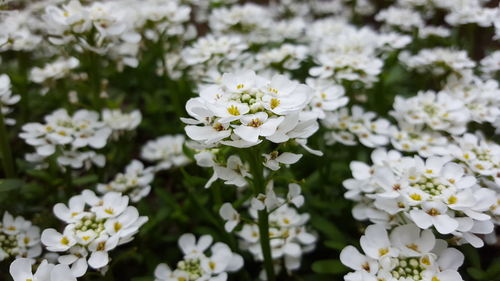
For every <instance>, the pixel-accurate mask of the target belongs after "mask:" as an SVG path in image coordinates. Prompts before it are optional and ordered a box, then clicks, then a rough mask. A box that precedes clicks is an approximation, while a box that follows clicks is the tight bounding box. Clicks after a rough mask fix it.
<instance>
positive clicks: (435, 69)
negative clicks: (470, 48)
mask: <svg viewBox="0 0 500 281" xmlns="http://www.w3.org/2000/svg"><path fill="white" fill-rule="evenodd" d="M399 59H400V60H401V62H403V63H404V64H405V65H406V66H407V67H408V68H409V69H415V70H417V71H419V72H422V73H423V72H426V71H431V72H432V74H433V75H445V74H448V73H458V74H461V73H463V72H465V71H467V70H470V69H472V68H473V67H474V66H475V65H476V64H475V63H474V61H472V60H471V59H470V58H469V57H468V56H467V52H465V51H457V50H453V49H446V48H434V49H423V50H421V51H419V52H418V53H417V54H415V55H411V54H410V53H408V52H403V53H401V54H400V56H399Z"/></svg>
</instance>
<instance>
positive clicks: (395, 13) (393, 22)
mask: <svg viewBox="0 0 500 281" xmlns="http://www.w3.org/2000/svg"><path fill="white" fill-rule="evenodd" d="M375 19H376V20H377V21H382V22H384V23H385V24H387V25H389V26H394V27H398V28H400V29H401V30H404V31H411V30H412V29H414V28H420V27H422V26H423V25H424V21H423V19H422V17H421V16H420V13H418V12H417V11H415V10H413V9H407V8H400V7H395V6H391V7H389V8H387V9H384V10H382V11H380V12H379V13H378V14H377V15H376V16H375Z"/></svg>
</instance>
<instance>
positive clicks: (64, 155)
mask: <svg viewBox="0 0 500 281" xmlns="http://www.w3.org/2000/svg"><path fill="white" fill-rule="evenodd" d="M133 114H134V113H132V115H133ZM123 116H124V115H123V114H112V113H110V112H109V111H104V112H103V117H105V118H106V119H105V120H102V119H101V117H100V116H99V113H97V112H95V111H90V110H85V109H81V110H78V111H76V112H75V113H74V114H73V115H70V114H69V113H68V112H67V111H66V110H65V109H59V110H56V111H54V112H53V113H51V114H49V115H47V116H45V118H44V119H45V123H27V124H25V125H23V127H22V130H23V131H22V132H21V133H20V134H19V136H20V137H21V138H23V139H24V140H25V141H26V143H27V144H29V145H31V146H33V147H34V148H35V149H36V154H35V155H31V154H28V155H26V158H27V160H32V162H42V161H43V159H45V158H47V157H49V156H51V155H54V154H57V155H58V156H57V163H58V164H59V165H61V166H63V167H71V168H73V169H79V168H82V167H86V168H88V167H90V166H91V165H96V166H98V167H103V166H104V164H105V162H106V159H105V157H104V155H102V154H98V153H97V152H96V151H95V150H97V149H101V148H103V147H105V146H106V143H107V142H108V138H109V137H110V135H111V134H112V133H117V132H120V131H123V130H132V129H135V127H136V126H137V125H138V124H139V122H140V115H139V120H137V118H133V117H130V118H129V117H127V118H124V117H123ZM124 120H125V121H126V124H125V126H123V125H124V122H123V121H124ZM130 120H132V124H130V123H128V122H130Z"/></svg>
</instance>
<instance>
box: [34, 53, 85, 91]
mask: <svg viewBox="0 0 500 281" xmlns="http://www.w3.org/2000/svg"><path fill="white" fill-rule="evenodd" d="M79 64H80V62H79V61H78V59H77V58H74V57H70V58H67V59H66V58H59V59H57V60H56V61H54V62H52V63H48V64H46V65H44V66H43V68H40V67H34V68H33V69H31V72H30V80H31V81H33V82H35V83H38V84H41V83H45V82H46V81H47V80H49V79H50V80H57V79H61V78H63V77H65V76H66V75H67V74H68V73H69V72H70V71H71V70H72V69H75V68H77V67H78V65H79Z"/></svg>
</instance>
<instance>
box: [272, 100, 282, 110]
mask: <svg viewBox="0 0 500 281" xmlns="http://www.w3.org/2000/svg"><path fill="white" fill-rule="evenodd" d="M280 103H281V101H280V100H279V99H271V109H275V108H276V107H277V106H278V105H280Z"/></svg>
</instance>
